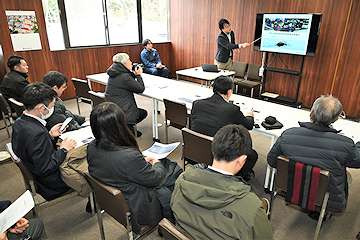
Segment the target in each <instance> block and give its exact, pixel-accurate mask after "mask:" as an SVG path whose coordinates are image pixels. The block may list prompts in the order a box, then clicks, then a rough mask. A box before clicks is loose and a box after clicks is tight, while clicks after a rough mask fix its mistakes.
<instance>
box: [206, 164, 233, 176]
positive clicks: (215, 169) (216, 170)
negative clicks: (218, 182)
mask: <svg viewBox="0 0 360 240" xmlns="http://www.w3.org/2000/svg"><path fill="white" fill-rule="evenodd" d="M208 168H210V169H211V170H213V171H215V172H219V173H222V174H224V175H234V174H232V173H229V172H227V171H224V170H221V169H217V168H214V167H212V166H208Z"/></svg>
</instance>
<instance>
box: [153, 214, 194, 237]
mask: <svg viewBox="0 0 360 240" xmlns="http://www.w3.org/2000/svg"><path fill="white" fill-rule="evenodd" d="M159 227H160V229H161V230H162V231H161V233H162V234H163V237H164V239H165V240H177V239H179V240H190V239H191V238H189V237H188V236H186V235H185V234H184V233H183V232H181V231H180V230H179V229H178V228H177V227H176V226H175V225H174V224H172V223H171V222H170V221H169V220H168V219H166V218H163V219H162V220H161V221H160V222H159Z"/></svg>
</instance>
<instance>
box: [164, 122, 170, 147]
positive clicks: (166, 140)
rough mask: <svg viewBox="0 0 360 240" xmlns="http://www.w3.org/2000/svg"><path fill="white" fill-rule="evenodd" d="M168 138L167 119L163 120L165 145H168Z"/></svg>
mask: <svg viewBox="0 0 360 240" xmlns="http://www.w3.org/2000/svg"><path fill="white" fill-rule="evenodd" d="M168 138H169V136H168V123H167V119H165V143H169V139H168Z"/></svg>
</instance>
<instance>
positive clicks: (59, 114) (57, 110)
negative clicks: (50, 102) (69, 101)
mask: <svg viewBox="0 0 360 240" xmlns="http://www.w3.org/2000/svg"><path fill="white" fill-rule="evenodd" d="M68 117H72V118H73V120H71V122H70V123H69V125H68V127H67V128H66V131H72V130H77V129H79V128H80V125H81V124H83V123H84V122H85V117H83V116H79V115H76V114H73V113H72V112H70V111H69V110H67V109H66V107H65V105H64V102H63V101H62V100H61V99H60V98H58V97H57V98H56V101H55V105H54V113H53V114H52V115H51V116H50V117H49V118H48V119H46V122H47V124H46V128H47V129H48V130H50V129H51V128H52V127H53V126H54V125H56V124H58V123H62V122H64V121H65V119H66V118H68Z"/></svg>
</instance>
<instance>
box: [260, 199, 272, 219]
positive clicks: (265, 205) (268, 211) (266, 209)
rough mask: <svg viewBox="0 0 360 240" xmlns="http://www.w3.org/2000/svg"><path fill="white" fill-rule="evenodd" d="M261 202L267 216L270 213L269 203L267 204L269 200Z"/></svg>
mask: <svg viewBox="0 0 360 240" xmlns="http://www.w3.org/2000/svg"><path fill="white" fill-rule="evenodd" d="M261 201H262V203H263V205H264V208H265V213H266V215H269V213H270V203H269V200H268V199H267V198H262V199H261Z"/></svg>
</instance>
